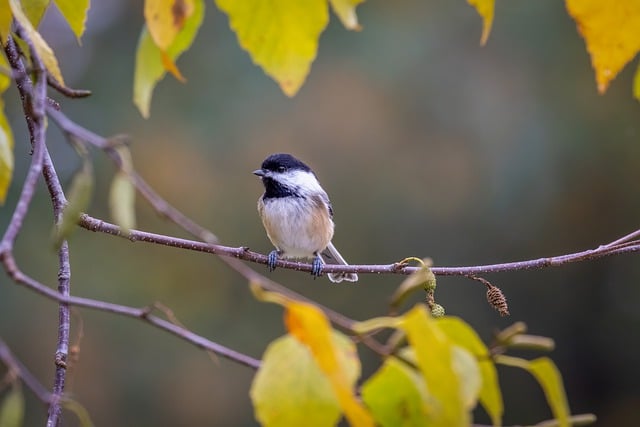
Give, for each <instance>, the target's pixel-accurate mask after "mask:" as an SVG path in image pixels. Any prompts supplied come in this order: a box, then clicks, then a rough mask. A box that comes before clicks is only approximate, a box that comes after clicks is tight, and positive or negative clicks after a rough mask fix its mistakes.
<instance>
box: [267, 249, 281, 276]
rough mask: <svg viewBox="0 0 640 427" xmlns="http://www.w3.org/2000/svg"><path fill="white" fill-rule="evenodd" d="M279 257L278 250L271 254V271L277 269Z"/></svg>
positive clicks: (269, 262)
mask: <svg viewBox="0 0 640 427" xmlns="http://www.w3.org/2000/svg"><path fill="white" fill-rule="evenodd" d="M279 255H280V254H279V253H278V251H276V250H273V251H271V252H269V256H268V257H267V266H268V267H269V271H273V270H275V269H276V263H277V262H278V256H279Z"/></svg>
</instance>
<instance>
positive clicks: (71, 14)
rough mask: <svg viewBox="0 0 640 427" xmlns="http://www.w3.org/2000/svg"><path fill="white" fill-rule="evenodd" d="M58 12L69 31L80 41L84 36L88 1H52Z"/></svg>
mask: <svg viewBox="0 0 640 427" xmlns="http://www.w3.org/2000/svg"><path fill="white" fill-rule="evenodd" d="M54 2H55V4H56V6H57V7H58V10H59V11H60V13H61V14H62V16H63V17H64V19H65V20H66V21H67V24H69V27H71V31H73V34H75V35H76V38H77V39H78V40H80V37H82V34H84V29H85V24H86V22H87V12H88V11H89V0H54Z"/></svg>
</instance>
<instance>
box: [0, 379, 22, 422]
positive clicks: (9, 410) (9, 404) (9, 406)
mask: <svg viewBox="0 0 640 427" xmlns="http://www.w3.org/2000/svg"><path fill="white" fill-rule="evenodd" d="M23 419H24V396H23V395H22V389H21V388H20V387H19V386H16V385H14V386H13V387H12V388H11V391H10V392H9V393H7V395H6V396H5V397H4V400H3V401H2V406H0V427H21V426H22V423H23Z"/></svg>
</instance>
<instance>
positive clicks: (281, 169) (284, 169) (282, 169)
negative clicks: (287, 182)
mask: <svg viewBox="0 0 640 427" xmlns="http://www.w3.org/2000/svg"><path fill="white" fill-rule="evenodd" d="M286 171H287V168H286V167H284V166H278V172H280V173H283V172H286Z"/></svg>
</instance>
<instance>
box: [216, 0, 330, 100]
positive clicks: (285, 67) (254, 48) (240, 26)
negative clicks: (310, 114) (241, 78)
mask: <svg viewBox="0 0 640 427" xmlns="http://www.w3.org/2000/svg"><path fill="white" fill-rule="evenodd" d="M215 2H216V4H217V5H218V8H220V9H221V10H222V11H224V12H225V13H226V14H227V15H228V16H229V25H230V26H231V29H232V30H233V31H235V33H236V35H237V37H238V42H239V43H240V46H241V47H242V48H243V49H244V50H246V51H247V52H249V55H250V56H251V59H252V60H253V62H254V63H256V64H258V65H259V66H260V67H262V69H263V70H264V72H265V73H266V74H267V75H269V76H271V77H272V78H273V79H274V80H275V81H276V82H277V83H278V84H279V85H280V88H281V89H282V91H283V92H284V93H285V95H287V96H294V95H295V94H296V93H297V92H298V90H299V89H300V87H301V86H302V84H303V83H304V80H305V79H306V78H307V75H308V74H309V70H310V69H311V63H312V62H313V61H314V59H315V58H316V54H317V52H318V40H319V38H320V34H321V33H322V32H323V31H324V29H325V27H326V26H327V24H328V23H329V10H328V6H327V2H326V0H305V1H299V0H272V1H269V2H265V1H263V0H243V1H237V0H215Z"/></svg>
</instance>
